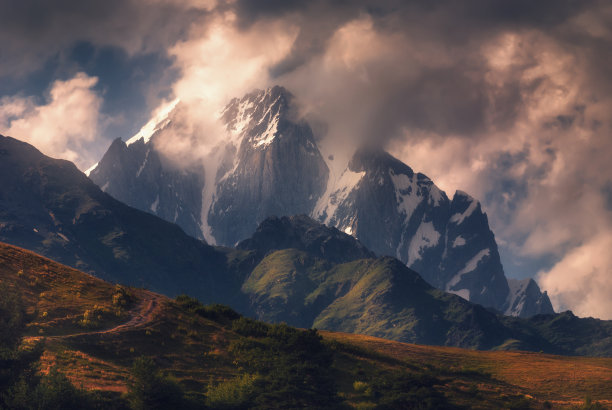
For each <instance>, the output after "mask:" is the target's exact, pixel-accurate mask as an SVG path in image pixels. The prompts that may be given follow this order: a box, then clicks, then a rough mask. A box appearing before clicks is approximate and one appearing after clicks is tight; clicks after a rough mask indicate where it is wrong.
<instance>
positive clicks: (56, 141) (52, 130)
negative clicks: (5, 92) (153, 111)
mask: <svg viewBox="0 0 612 410" xmlns="http://www.w3.org/2000/svg"><path fill="white" fill-rule="evenodd" d="M97 81H98V79H97V78H96V77H89V76H87V75H86V74H84V73H78V74H77V75H76V76H75V77H74V78H71V79H69V80H67V81H55V82H54V83H53V84H52V86H51V89H50V91H49V95H48V98H47V101H45V102H44V103H42V104H39V103H37V101H36V100H35V99H34V98H33V97H21V96H12V97H3V98H2V99H0V132H2V133H3V134H5V135H10V136H12V137H15V138H18V139H21V140H23V141H26V142H28V143H30V144H32V145H34V146H35V147H37V148H38V149H40V150H41V151H42V152H44V153H45V154H47V155H50V156H52V157H56V158H63V159H68V160H70V161H72V162H74V163H75V164H76V165H77V166H78V167H79V168H81V169H85V168H86V167H88V166H89V165H91V163H92V162H94V158H95V157H94V155H95V154H96V153H95V152H92V149H91V148H92V145H94V144H95V142H96V137H97V136H98V133H99V129H100V126H101V124H100V122H101V120H102V118H101V117H100V115H99V110H100V105H101V103H102V100H101V98H100V97H99V96H98V95H97V94H96V93H95V91H93V90H92V88H93V87H94V86H95V85H96V83H97Z"/></svg>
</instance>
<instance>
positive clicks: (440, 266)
mask: <svg viewBox="0 0 612 410" xmlns="http://www.w3.org/2000/svg"><path fill="white" fill-rule="evenodd" d="M184 109H185V106H184V105H183V104H182V103H181V102H177V101H175V102H173V104H172V105H171V106H170V107H169V109H167V110H166V111H165V112H164V113H163V115H162V116H159V117H157V118H154V119H153V120H152V122H151V123H149V124H147V125H146V126H145V127H144V128H143V131H141V132H140V133H138V134H137V135H135V136H134V137H132V138H131V139H129V140H128V141H127V142H123V141H122V140H121V139H117V140H115V141H114V142H113V143H112V144H111V146H110V148H109V149H108V151H107V152H106V154H105V155H104V156H103V158H102V159H101V160H100V162H99V163H98V164H96V166H94V167H93V168H92V169H91V170H90V172H89V177H90V178H91V179H92V180H93V181H94V182H96V183H97V184H98V185H99V186H100V187H102V190H104V191H105V192H107V193H109V194H110V195H112V196H113V197H115V198H117V199H119V200H120V201H122V202H125V203H126V204H128V205H130V206H133V207H135V208H138V209H140V210H143V211H146V212H149V213H152V214H154V215H157V216H159V217H161V218H163V219H165V220H167V221H170V222H173V223H176V224H178V225H179V226H181V227H182V228H183V229H184V231H185V232H187V233H188V234H189V235H191V236H194V237H196V238H200V239H206V240H207V241H208V243H211V244H217V245H223V246H234V245H235V244H237V243H238V242H240V241H242V240H244V239H246V238H248V237H249V236H250V235H251V234H252V232H253V231H254V230H255V229H256V227H257V226H258V225H259V223H261V222H262V221H263V220H265V219H266V218H267V217H269V216H289V215H298V214H304V215H309V216H310V217H311V218H313V219H315V220H317V221H319V222H321V223H324V224H326V225H329V226H334V227H336V228H338V229H339V230H340V231H343V232H345V233H347V234H349V235H352V236H354V237H355V238H358V239H359V241H360V242H361V243H362V244H363V245H365V246H366V247H367V248H368V249H370V250H371V251H373V252H374V253H375V254H377V255H381V256H382V255H386V256H392V257H395V258H397V259H399V260H401V261H402V262H403V263H405V264H406V265H407V266H408V267H409V268H411V269H413V270H415V271H417V272H418V273H419V274H420V275H421V276H422V277H423V278H424V279H425V280H426V281H427V282H428V283H429V284H431V285H433V286H434V287H436V288H438V289H441V290H444V291H447V292H450V293H455V294H457V295H459V296H461V297H463V298H464V299H466V300H469V301H471V302H474V303H478V304H481V305H483V306H486V307H492V308H494V309H496V310H498V311H500V312H503V313H505V314H507V315H512V316H520V317H529V316H533V315H536V314H540V313H553V308H552V305H551V303H550V300H549V298H548V296H547V294H546V292H544V293H542V292H541V291H540V289H539V287H538V285H537V283H536V282H535V281H534V280H533V279H525V280H523V281H517V280H512V279H510V280H509V279H508V278H506V276H505V274H504V270H503V266H502V264H501V261H500V256H499V252H498V248H497V244H496V242H495V237H494V235H493V233H492V231H491V229H490V228H489V223H488V219H487V215H486V214H485V213H484V212H483V210H482V207H481V205H480V203H479V202H478V201H477V200H476V199H474V198H473V197H471V196H470V195H468V194H466V193H464V192H462V191H457V192H456V193H455V194H454V195H453V197H452V198H449V197H448V196H447V194H446V193H445V192H443V191H442V190H440V189H439V188H438V187H437V186H436V185H435V184H434V183H433V181H432V180H431V179H429V178H428V177H427V176H425V175H423V174H421V173H416V172H414V171H413V170H412V169H411V168H410V167H409V166H407V165H406V164H404V163H402V162H401V161H399V160H398V159H396V158H394V157H393V156H391V155H390V154H388V153H387V152H384V151H382V150H380V149H378V148H371V147H369V148H360V149H357V150H355V151H354V152H351V151H347V150H346V148H343V150H338V149H333V147H332V144H330V143H329V141H328V140H327V139H326V138H325V137H324V136H318V135H315V133H314V132H313V130H312V127H311V126H310V125H309V123H308V122H307V121H305V120H303V119H301V118H300V117H299V115H298V107H297V104H296V102H295V98H294V97H293V95H291V93H289V92H288V91H287V90H286V89H284V88H282V87H279V86H275V87H272V88H270V89H267V90H256V91H254V92H252V93H249V94H247V95H245V96H243V97H242V98H235V99H233V100H232V101H231V102H230V103H229V104H228V105H227V106H226V107H225V109H224V110H223V112H222V114H221V120H222V121H223V123H224V124H225V127H226V135H225V136H224V137H225V138H224V139H223V142H222V143H220V144H219V145H218V146H216V147H215V149H213V150H211V152H210V153H209V154H207V156H206V157H205V158H204V159H203V160H202V161H201V162H195V163H192V164H190V165H184V164H181V165H177V163H176V161H173V160H172V158H169V157H168V156H167V155H166V154H165V153H164V151H163V149H161V148H159V147H160V145H161V144H159V142H160V141H163V140H164V138H166V137H167V136H168V135H172V134H173V133H175V132H177V130H179V129H180V128H181V127H182V126H183V123H182V120H181V118H182V110H184ZM195 144H196V146H194V147H193V148H194V149H197V148H198V147H197V143H195Z"/></svg>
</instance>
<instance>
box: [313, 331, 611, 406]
mask: <svg viewBox="0 0 612 410" xmlns="http://www.w3.org/2000/svg"><path fill="white" fill-rule="evenodd" d="M321 334H322V335H323V336H324V338H326V339H329V340H336V341H339V342H342V343H350V344H352V345H356V346H360V347H361V348H364V349H367V350H371V351H374V352H376V353H378V354H381V355H384V356H387V357H390V358H393V359H396V360H398V361H399V362H401V363H403V364H405V365H406V366H416V367H424V366H433V367H436V368H439V369H447V370H449V371H451V372H457V373H459V374H461V373H462V372H464V373H466V374H468V377H464V379H465V380H461V379H462V377H461V376H459V377H458V379H457V381H458V382H459V383H461V382H467V381H469V379H470V377H469V373H470V371H477V372H483V373H488V374H490V375H491V377H492V379H493V381H491V382H488V381H486V380H485V381H482V382H480V383H479V388H480V389H481V390H484V389H488V390H491V391H494V392H499V393H500V394H522V395H527V396H531V397H534V398H535V399H537V400H538V401H541V402H544V401H549V402H551V403H553V404H557V405H563V406H567V405H572V404H578V403H582V402H584V399H585V397H586V396H590V397H591V398H592V399H593V400H597V401H599V402H600V403H601V404H605V405H607V406H612V358H591V357H570V356H555V355H549V354H541V353H530V352H505V351H504V352H502V351H499V352H493V351H475V350H467V349H460V348H453V347H441V346H421V345H414V344H408V343H400V342H393V341H389V340H384V339H379V338H376V337H371V336H363V335H354V334H347V333H335V332H326V331H322V332H321Z"/></svg>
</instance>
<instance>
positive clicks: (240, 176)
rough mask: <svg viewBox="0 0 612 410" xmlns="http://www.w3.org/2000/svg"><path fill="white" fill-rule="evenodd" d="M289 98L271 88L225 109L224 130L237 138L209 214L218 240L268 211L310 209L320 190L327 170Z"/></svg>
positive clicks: (245, 229)
mask: <svg viewBox="0 0 612 410" xmlns="http://www.w3.org/2000/svg"><path fill="white" fill-rule="evenodd" d="M292 98H293V97H292V96H291V94H289V93H288V92H287V91H286V90H284V89H283V88H281V87H274V88H272V89H269V90H266V91H256V92H254V93H251V94H248V95H246V96H245V97H243V98H242V99H240V100H238V99H235V100H233V101H232V102H231V103H230V104H229V106H228V107H227V108H226V110H225V113H224V120H225V121H226V123H227V125H228V130H229V131H230V133H232V134H234V135H236V136H237V137H238V139H239V141H241V142H240V144H239V148H238V152H237V157H236V159H235V162H234V167H233V169H232V170H231V171H230V172H228V173H227V174H226V175H225V176H223V177H222V178H221V179H220V180H219V182H218V184H217V187H216V191H215V192H216V193H215V200H214V202H213V204H212V206H211V208H210V211H209V214H208V224H209V225H210V226H211V228H212V234H213V236H214V238H215V240H216V241H217V242H218V243H221V244H226V245H233V244H235V243H236V242H238V241H239V240H241V239H244V238H246V237H248V236H249V235H250V234H251V233H252V232H253V231H254V230H255V228H256V227H257V224H258V223H259V222H261V221H262V220H264V219H265V218H267V217H268V216H271V215H280V216H282V215H293V214H303V213H309V212H310V211H311V209H312V208H313V206H314V204H315V202H316V200H317V199H318V197H319V196H320V195H321V193H322V191H323V190H324V189H325V183H326V181H327V175H328V169H327V167H326V166H325V162H324V161H323V159H322V158H321V154H320V153H319V151H318V149H317V146H316V144H315V141H314V137H313V134H312V130H311V129H310V126H309V125H308V124H307V123H305V122H296V121H294V120H293V118H292V116H293V114H292V111H291V105H290V104H291V99H292Z"/></svg>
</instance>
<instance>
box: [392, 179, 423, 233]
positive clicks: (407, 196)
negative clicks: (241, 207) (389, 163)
mask: <svg viewBox="0 0 612 410" xmlns="http://www.w3.org/2000/svg"><path fill="white" fill-rule="evenodd" d="M389 176H390V177H391V181H393V185H394V186H395V198H396V200H397V204H398V210H399V211H400V213H403V214H404V216H405V217H404V221H406V222H407V221H409V220H410V217H411V216H412V214H413V213H414V211H415V210H416V208H417V207H418V206H419V204H420V203H421V202H422V201H423V198H422V197H421V195H420V190H419V186H418V185H417V183H416V181H414V178H411V177H409V176H408V175H406V174H395V173H394V172H393V170H389Z"/></svg>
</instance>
